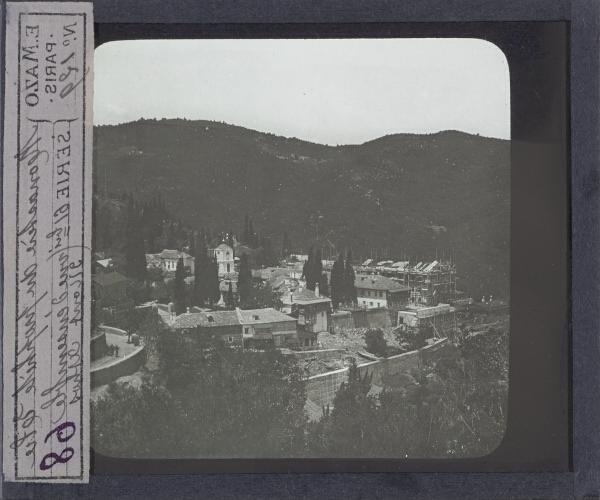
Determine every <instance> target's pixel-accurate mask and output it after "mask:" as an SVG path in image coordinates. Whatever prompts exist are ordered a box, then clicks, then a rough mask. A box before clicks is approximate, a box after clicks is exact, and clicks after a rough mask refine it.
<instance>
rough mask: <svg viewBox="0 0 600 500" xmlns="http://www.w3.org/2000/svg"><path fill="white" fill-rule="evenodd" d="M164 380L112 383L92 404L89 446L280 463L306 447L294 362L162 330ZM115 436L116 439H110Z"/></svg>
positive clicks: (140, 454)
mask: <svg viewBox="0 0 600 500" xmlns="http://www.w3.org/2000/svg"><path fill="white" fill-rule="evenodd" d="M159 353H160V354H159V356H160V367H161V377H162V379H161V380H162V383H156V384H155V385H150V384H145V385H143V386H142V388H141V389H140V390H137V389H134V388H131V387H123V386H119V385H117V384H112V385H111V386H109V390H108V394H107V395H106V397H104V398H101V399H100V400H98V401H96V402H94V403H93V404H92V422H91V425H92V436H93V437H92V446H93V447H94V449H95V450H97V451H99V452H101V453H104V454H107V455H110V456H125V457H135V458H156V457H164V458H183V457H187V458H246V457H248V458H251V457H252V458H280V457H289V456H294V455H298V453H299V452H301V451H302V450H304V440H305V436H304V430H305V428H306V415H305V413H304V402H305V398H306V391H305V384H304V381H303V380H302V377H301V372H300V371H299V370H298V368H297V367H296V365H295V363H294V361H293V358H291V357H289V356H284V355H282V354H281V353H280V352H279V351H277V350H275V349H272V350H268V351H266V352H243V351H242V350H239V349H230V348H227V347H219V346H217V347H213V348H211V349H206V344H204V345H201V342H199V341H197V340H195V339H189V338H187V337H185V336H182V335H179V334H174V333H166V334H165V335H164V336H163V337H162V338H161V342H160V346H159ZM114 436H118V439H115V438H114Z"/></svg>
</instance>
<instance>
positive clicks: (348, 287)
mask: <svg viewBox="0 0 600 500" xmlns="http://www.w3.org/2000/svg"><path fill="white" fill-rule="evenodd" d="M354 280H355V274H354V268H353V267H352V250H349V251H348V255H347V256H346V268H345V269H344V292H343V295H344V302H345V303H348V304H356V301H357V297H356V285H355V283H354Z"/></svg>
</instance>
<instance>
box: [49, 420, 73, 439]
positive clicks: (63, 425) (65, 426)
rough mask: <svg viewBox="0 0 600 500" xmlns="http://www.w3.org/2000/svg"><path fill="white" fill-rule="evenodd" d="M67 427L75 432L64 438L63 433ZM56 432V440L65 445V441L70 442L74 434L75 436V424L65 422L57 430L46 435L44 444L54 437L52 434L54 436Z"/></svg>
mask: <svg viewBox="0 0 600 500" xmlns="http://www.w3.org/2000/svg"><path fill="white" fill-rule="evenodd" d="M67 427H71V429H73V432H72V433H71V434H69V435H68V436H67V437H64V436H63V434H62V432H63V431H64V430H65V429H66V428H67ZM55 432H56V439H58V441H59V442H60V443H64V442H65V441H68V440H69V439H71V438H72V437H73V434H75V424H74V423H73V422H65V423H64V424H60V425H59V426H58V427H57V428H56V429H54V430H51V431H50V432H49V433H48V434H47V435H46V439H44V443H45V442H47V441H48V439H49V438H50V436H52V434H54V433H55Z"/></svg>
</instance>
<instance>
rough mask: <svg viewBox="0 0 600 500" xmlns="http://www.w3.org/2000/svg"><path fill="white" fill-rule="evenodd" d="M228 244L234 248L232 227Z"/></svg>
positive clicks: (228, 236)
mask: <svg viewBox="0 0 600 500" xmlns="http://www.w3.org/2000/svg"><path fill="white" fill-rule="evenodd" d="M227 244H228V245H229V246H230V247H231V248H232V249H233V231H232V230H231V229H230V230H229V234H228V235H227ZM234 257H235V255H234Z"/></svg>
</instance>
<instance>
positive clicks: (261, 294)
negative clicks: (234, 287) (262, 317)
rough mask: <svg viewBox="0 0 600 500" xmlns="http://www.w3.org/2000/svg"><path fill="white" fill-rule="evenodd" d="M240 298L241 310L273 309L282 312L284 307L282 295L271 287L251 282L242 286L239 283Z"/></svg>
mask: <svg viewBox="0 0 600 500" xmlns="http://www.w3.org/2000/svg"><path fill="white" fill-rule="evenodd" d="M238 296H239V298H240V308H241V309H262V308H265V307H272V308H273V309H277V310H280V309H281V308H282V307H283V302H282V301H281V295H280V294H279V292H277V291H276V290H273V288H271V287H270V286H269V285H267V284H266V283H265V284H262V283H257V282H253V281H250V282H249V283H247V284H244V285H242V286H240V284H239V283H238Z"/></svg>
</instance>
